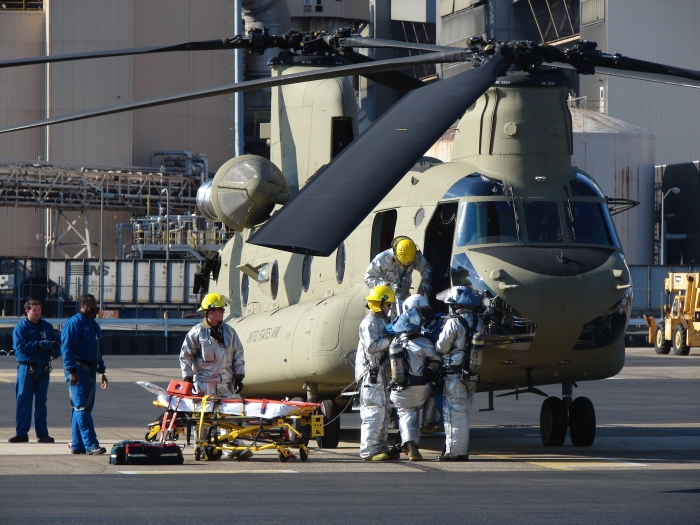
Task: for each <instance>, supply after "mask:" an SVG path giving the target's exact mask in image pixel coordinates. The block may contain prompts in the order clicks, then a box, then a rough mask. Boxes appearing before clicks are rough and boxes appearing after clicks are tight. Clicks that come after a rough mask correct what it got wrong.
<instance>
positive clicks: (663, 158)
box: [581, 0, 700, 164]
mask: <svg viewBox="0 0 700 525" xmlns="http://www.w3.org/2000/svg"><path fill="white" fill-rule="evenodd" d="M606 7H607V11H606V17H605V22H604V24H605V25H606V29H607V30H606V33H607V37H608V41H609V45H608V46H607V49H603V51H606V52H611V53H622V54H623V55H627V56H632V57H634V58H639V59H643V60H651V61H655V62H661V63H664V64H670V65H674V66H678V67H683V68H688V69H695V70H699V69H700V53H698V43H697V28H698V27H699V26H700V7H699V4H698V2H697V0H694V1H691V2H688V1H687V0H664V1H663V2H660V1H658V0H608V2H607V6H606ZM598 26H599V24H595V25H593V26H590V27H591V28H592V29H593V28H597V27H598ZM581 38H582V39H590V38H591V36H589V32H588V28H586V27H583V28H582V29H581ZM600 80H602V81H603V82H600ZM584 83H585V86H584ZM601 85H604V86H605V85H607V93H606V97H605V98H606V113H608V114H609V115H611V116H613V117H615V118H619V119H621V120H624V121H626V122H629V123H631V124H634V125H636V126H639V127H641V128H643V129H645V130H647V131H648V132H650V133H652V134H653V135H655V136H656V164H672V163H680V162H686V161H693V160H698V158H699V157H700V140H699V139H698V137H700V118H698V114H700V97H698V90H697V89H693V88H684V87H678V86H672V85H666V84H658V83H654V82H644V81H639V80H631V79H624V78H619V77H607V78H605V76H604V75H600V76H599V75H595V76H593V77H585V78H581V88H582V89H581V92H582V94H584V95H588V96H589V98H594V99H597V98H599V95H598V93H599V86H601Z"/></svg>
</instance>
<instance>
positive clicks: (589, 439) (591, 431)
mask: <svg viewBox="0 0 700 525" xmlns="http://www.w3.org/2000/svg"><path fill="white" fill-rule="evenodd" d="M595 426H596V425H595V408H593V403H592V402H591V400H590V399H588V398H587V397H577V398H576V399H574V401H573V403H572V404H571V410H570V411H569V438H570V439H571V444H572V445H573V446H575V447H590V446H591V445H592V444H593V441H595Z"/></svg>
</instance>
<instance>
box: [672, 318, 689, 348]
mask: <svg viewBox="0 0 700 525" xmlns="http://www.w3.org/2000/svg"><path fill="white" fill-rule="evenodd" d="M673 353H674V354H676V355H688V354H689V353H690V347H689V346H688V330H686V328H685V327H684V326H683V325H682V324H679V325H676V329H675V330H674V331H673Z"/></svg>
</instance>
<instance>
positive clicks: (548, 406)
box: [540, 396, 566, 447]
mask: <svg viewBox="0 0 700 525" xmlns="http://www.w3.org/2000/svg"><path fill="white" fill-rule="evenodd" d="M540 436H541V437H542V444H543V445H544V446H545V447H561V446H562V445H563V444H564V440H565V439H566V408H564V402H563V401H562V400H561V399H559V398H558V397H554V396H552V397H548V398H547V399H545V400H544V402H543V403H542V409H541V410H540Z"/></svg>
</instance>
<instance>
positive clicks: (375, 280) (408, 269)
mask: <svg viewBox="0 0 700 525" xmlns="http://www.w3.org/2000/svg"><path fill="white" fill-rule="evenodd" d="M413 270H416V271H418V272H419V273H420V275H421V282H420V286H419V290H417V291H418V292H421V293H423V294H424V295H426V296H427V295H428V294H429V293H430V290H431V289H432V288H431V284H430V283H431V279H432V276H433V267H432V266H430V263H429V262H428V260H427V259H426V258H425V257H424V256H423V254H422V253H421V252H420V250H418V253H417V254H416V260H415V261H413V264H411V265H410V266H405V267H404V266H402V265H401V264H400V263H399V262H398V261H397V260H396V258H395V257H394V252H393V251H392V249H391V248H389V249H388V250H384V251H383V252H381V253H379V254H377V256H376V257H375V258H374V259H372V262H371V263H369V266H368V267H367V271H366V272H365V283H367V286H369V287H370V289H371V288H374V287H375V286H379V285H381V284H384V285H387V286H391V287H392V288H393V289H394V291H395V292H396V299H399V300H402V301H403V300H404V299H406V298H407V297H408V296H409V295H411V290H410V288H411V281H412V279H413V277H412V276H413Z"/></svg>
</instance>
